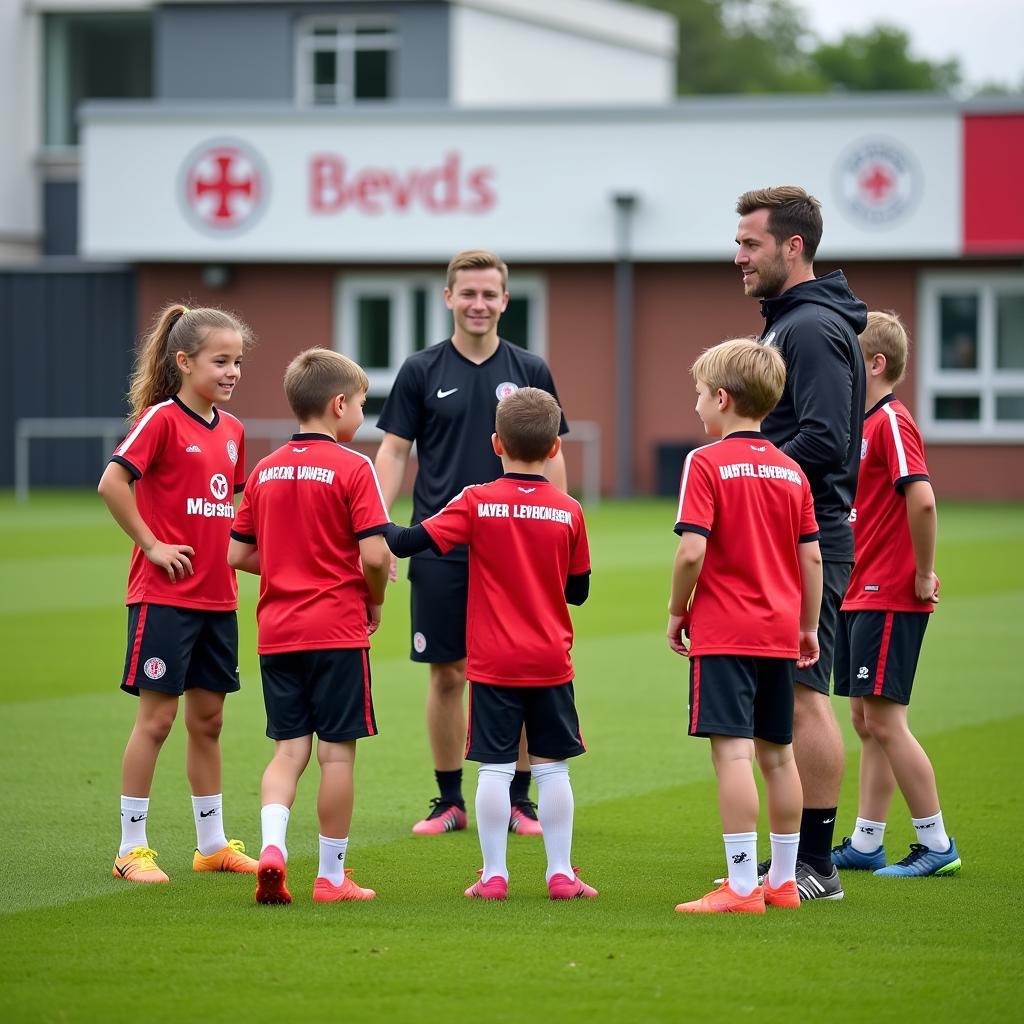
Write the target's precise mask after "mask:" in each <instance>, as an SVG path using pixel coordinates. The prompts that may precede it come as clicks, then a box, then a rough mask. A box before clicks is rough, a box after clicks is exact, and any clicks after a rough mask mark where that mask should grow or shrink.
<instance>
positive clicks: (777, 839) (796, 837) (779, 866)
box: [768, 832, 800, 889]
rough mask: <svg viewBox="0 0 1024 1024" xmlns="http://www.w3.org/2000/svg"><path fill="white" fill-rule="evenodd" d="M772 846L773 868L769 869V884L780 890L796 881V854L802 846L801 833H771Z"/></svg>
mask: <svg viewBox="0 0 1024 1024" xmlns="http://www.w3.org/2000/svg"><path fill="white" fill-rule="evenodd" d="M768 839H769V840H770V841H771V844H772V866H771V867H770V868H769V869H768V884H769V885H770V886H771V887H772V888H773V889H778V887H779V886H780V885H785V884H786V882H795V881H796V853H797V849H798V848H799V846H800V833H799V832H784V833H782V834H779V833H778V832H769V833H768Z"/></svg>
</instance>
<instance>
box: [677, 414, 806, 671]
mask: <svg viewBox="0 0 1024 1024" xmlns="http://www.w3.org/2000/svg"><path fill="white" fill-rule="evenodd" d="M675 530H676V533H678V534H682V533H685V532H692V533H699V534H701V535H702V536H704V537H706V538H707V541H708V545H707V552H706V554H705V556H704V565H703V568H702V569H701V573H700V578H699V579H698V581H697V588H696V592H695V593H694V597H693V606H692V608H691V609H690V628H689V630H688V632H689V636H690V642H691V646H690V654H691V655H702V654H743V655H755V656H758V657H762V658H796V657H798V656H799V653H800V651H799V644H800V603H801V586H800V561H799V557H798V554H797V546H798V545H799V544H801V543H804V542H808V541H812V540H817V539H818V524H817V522H816V521H815V518H814V499H813V497H812V496H811V488H810V485H809V484H808V483H807V479H806V477H805V476H804V474H803V472H802V470H801V469H800V467H799V466H798V465H797V464H796V463H795V462H794V461H793V460H792V459H791V458H789V457H788V456H786V455H783V454H782V452H780V451H779V449H778V448H776V447H775V445H773V444H772V443H771V442H770V441H768V440H767V439H766V438H765V437H764V435H762V434H759V433H757V432H755V431H737V432H736V433H735V434H730V435H729V436H728V437H726V438H723V439H722V440H721V441H718V442H716V443H714V444H709V445H706V446H705V447H703V448H697V449H696V450H694V451H692V452H690V454H689V455H688V456H687V457H686V462H685V464H684V466H683V479H682V483H681V484H680V488H679V509H678V512H677V514H676V527H675Z"/></svg>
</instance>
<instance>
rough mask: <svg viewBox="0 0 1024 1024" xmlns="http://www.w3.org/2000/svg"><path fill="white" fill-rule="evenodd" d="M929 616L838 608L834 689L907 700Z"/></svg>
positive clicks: (847, 693) (844, 693)
mask: <svg viewBox="0 0 1024 1024" xmlns="http://www.w3.org/2000/svg"><path fill="white" fill-rule="evenodd" d="M930 618H931V613H930V612H885V611H873V610H865V611H859V612H843V613H842V614H841V615H840V622H839V626H840V628H839V637H838V639H837V642H836V667H835V678H836V693H837V694H838V695H839V696H840V697H885V698H886V699H888V700H891V701H894V702H895V703H897V704H909V703H910V691H911V690H912V689H913V686H914V673H915V672H916V671H917V661H918V658H919V657H920V656H921V644H922V643H923V642H924V632H925V630H926V629H927V628H928V620H929V619H930Z"/></svg>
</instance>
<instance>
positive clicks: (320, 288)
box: [137, 261, 1024, 501]
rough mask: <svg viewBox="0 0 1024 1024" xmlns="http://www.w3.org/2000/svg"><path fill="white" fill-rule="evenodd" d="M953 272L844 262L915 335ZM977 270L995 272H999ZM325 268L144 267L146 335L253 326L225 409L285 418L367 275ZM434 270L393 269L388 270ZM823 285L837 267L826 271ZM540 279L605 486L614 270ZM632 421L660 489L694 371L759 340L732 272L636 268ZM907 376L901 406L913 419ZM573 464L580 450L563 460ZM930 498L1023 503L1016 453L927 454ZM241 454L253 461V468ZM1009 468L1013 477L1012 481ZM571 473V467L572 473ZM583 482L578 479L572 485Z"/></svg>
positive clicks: (638, 464) (686, 434) (691, 425)
mask: <svg viewBox="0 0 1024 1024" xmlns="http://www.w3.org/2000/svg"><path fill="white" fill-rule="evenodd" d="M950 266H960V267H962V264H953V263H951V262H944V263H922V262H911V261H908V262H899V261H871V262H846V263H845V264H844V266H843V269H844V270H845V271H846V273H847V276H848V277H849V279H850V281H851V284H852V286H853V288H854V290H855V291H856V292H857V294H858V295H860V296H861V297H862V298H863V299H864V300H865V301H866V302H867V303H868V305H869V306H870V307H872V308H876V309H895V310H897V311H899V313H900V314H901V316H902V317H903V319H904V321H905V322H906V324H907V327H908V329H909V330H910V332H911V336H912V337H913V336H914V334H915V331H916V327H917V323H916V310H917V296H918V284H919V277H920V275H921V273H922V272H925V271H932V270H943V269H946V268H947V267H950ZM977 266H978V269H982V270H983V269H988V268H996V269H998V268H1000V267H1003V266H1005V264H1003V263H1000V262H999V261H990V262H986V263H979V264H978V265H977ZM373 269H377V270H379V269H380V268H379V267H377V268H372V267H365V266H352V265H344V266H339V265H328V264H304V265H295V264H246V265H235V266H234V267H232V271H231V280H230V283H229V285H228V286H227V287H226V288H224V289H221V290H216V291H211V290H208V289H207V288H205V287H204V285H203V282H202V270H203V266H202V265H200V264H142V265H140V266H139V268H138V305H137V308H138V310H139V323H138V329H139V331H140V332H141V331H142V330H143V329H144V327H145V326H146V323H147V321H148V318H149V317H150V316H152V314H153V312H154V311H155V310H156V309H157V308H159V307H160V306H161V305H162V304H163V303H164V302H166V301H169V300H171V299H174V298H179V297H180V298H185V299H190V300H191V301H192V302H193V303H203V302H209V303H213V304H218V305H222V306H225V307H228V308H232V309H236V310H238V311H239V312H240V313H242V314H243V315H244V316H245V318H246V319H247V320H248V321H249V323H250V324H251V325H252V327H253V329H254V330H255V332H256V334H257V335H258V338H259V343H258V346H257V347H256V348H255V349H254V350H253V352H252V353H251V354H250V356H249V357H248V358H247V364H246V367H245V376H244V383H243V386H242V387H241V389H240V390H239V393H238V397H237V398H236V399H235V401H234V402H233V404H232V411H233V412H235V413H237V414H238V415H240V416H241V417H242V418H243V419H244V418H245V417H246V416H249V417H260V418H268V417H270V418H276V417H281V418H287V417H288V416H289V411H288V408H287V405H286V404H285V401H284V397H283V394H282V392H281V376H282V373H283V371H284V367H285V365H286V363H287V362H288V360H289V359H290V358H291V357H292V356H293V355H294V354H295V353H296V352H298V351H299V350H300V349H302V348H305V347H308V346H310V345H326V346H331V345H332V344H334V342H335V338H336V332H335V326H334V288H335V282H336V279H337V276H338V274H339V273H340V272H342V271H344V272H346V273H350V272H355V271H361V270H373ZM438 269H439V268H437V267H434V266H431V267H423V266H422V265H419V266H412V267H410V266H405V267H403V266H398V265H389V266H388V270H389V271H402V270H418V271H424V270H429V271H431V272H436V271H438ZM817 269H818V272H819V273H825V272H827V271H829V270H832V269H835V266H834V265H832V264H827V263H822V264H820V265H819V266H818V267H817ZM527 273H529V274H533V275H541V276H542V277H543V278H544V280H545V283H546V292H547V303H546V308H547V332H546V333H547V339H548V341H547V356H548V360H549V362H550V364H551V367H552V370H553V371H554V375H555V379H556V380H557V381H558V386H559V391H560V393H561V397H562V400H563V403H564V405H565V408H566V411H567V414H568V416H569V419H570V421H571V420H572V419H577V420H592V421H595V422H597V423H598V424H600V427H601V435H602V438H603V444H602V483H603V487H604V489H605V490H606V491H610V490H611V489H612V485H613V481H614V444H613V439H614V437H615V434H616V430H617V429H618V421H617V416H616V410H617V408H618V405H619V398H620V396H619V395H618V394H617V393H616V384H615V377H614V344H615V336H614V322H615V318H614V293H613V288H612V281H613V268H612V266H611V265H610V264H593V263H589V264H571V263H570V264H564V263H563V264H547V265H530V266H526V265H523V266H519V265H516V266H514V267H513V285H512V287H513V291H514V282H515V275H516V274H524V275H525V274H527ZM635 318H636V319H635V339H636V342H635V358H636V373H635V379H636V393H635V409H636V418H635V425H634V436H635V443H634V450H633V466H634V486H635V488H636V491H637V493H639V494H650V493H653V492H654V491H655V487H656V479H657V466H656V454H657V449H658V446H659V445H665V444H684V445H685V444H697V443H700V441H701V434H700V427H699V424H698V422H697V420H696V416H695V414H694V412H693V403H694V390H693V385H692V382H691V380H690V376H689V367H690V365H691V364H692V362H693V361H694V359H695V358H696V357H697V355H698V354H699V353H700V351H701V350H702V349H703V348H705V347H706V346H708V345H710V344H713V343H715V342H717V341H720V340H722V339H723V338H727V337H734V336H742V335H745V334H756V333H758V332H759V330H760V325H761V318H760V315H759V311H758V305H757V303H756V302H754V301H752V300H750V299H747V298H745V297H744V296H743V294H742V290H741V287H740V282H739V279H738V272H737V271H736V270H735V268H733V267H732V266H731V265H730V264H728V263H721V264H719V263H649V264H638V265H637V267H636V303H635ZM914 370H915V367H914V360H913V355H912V357H911V365H910V371H909V373H908V376H907V379H906V381H905V382H904V383H903V385H902V386H901V389H900V397H901V398H902V400H903V401H905V402H906V403H907V405H908V406H909V407H910V408H911V409H912V410H914V408H915V391H916V380H915V372H914ZM567 451H568V452H569V457H570V459H571V460H575V459H577V458H578V452H574V451H573V450H572V446H570V448H569V449H567ZM928 453H929V463H930V467H931V470H932V477H933V480H934V483H935V486H936V490H937V491H938V493H939V494H940V495H941V496H942V497H944V498H949V499H984V500H1007V501H1009V500H1013V501H1021V500H1024V472H1021V470H1022V469H1024V457H1022V449H1021V446H1020V445H1007V444H962V443H957V444H944V443H941V442H939V441H935V440H932V441H930V442H929V444H928ZM257 454H259V453H258V452H256V451H254V452H252V453H250V461H251V459H252V457H253V456H255V455H257ZM1014 467H1016V469H1014ZM574 468H578V467H574V466H573V465H572V464H570V469H571V470H573V469H574ZM577 479H578V477H577Z"/></svg>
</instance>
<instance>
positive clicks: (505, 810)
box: [476, 761, 516, 882]
mask: <svg viewBox="0 0 1024 1024" xmlns="http://www.w3.org/2000/svg"><path fill="white" fill-rule="evenodd" d="M515 773H516V763H515V761H512V762H510V763H509V764H482V765H480V768H479V771H478V773H477V783H476V830H477V834H478V835H479V836H480V852H481V853H482V854H483V857H484V873H483V874H482V875H481V876H480V877H481V878H482V879H483V880H484V881H485V882H486V881H487V880H488V879H489V878H494V877H495V876H496V875H500V876H501V877H502V878H504V879H505V881H506V882H507V881H508V866H507V865H506V863H505V853H506V850H507V848H508V819H509V815H510V814H511V813H512V801H511V800H510V799H509V795H508V789H509V786H511V785H512V777H513V776H514V775H515Z"/></svg>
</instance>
